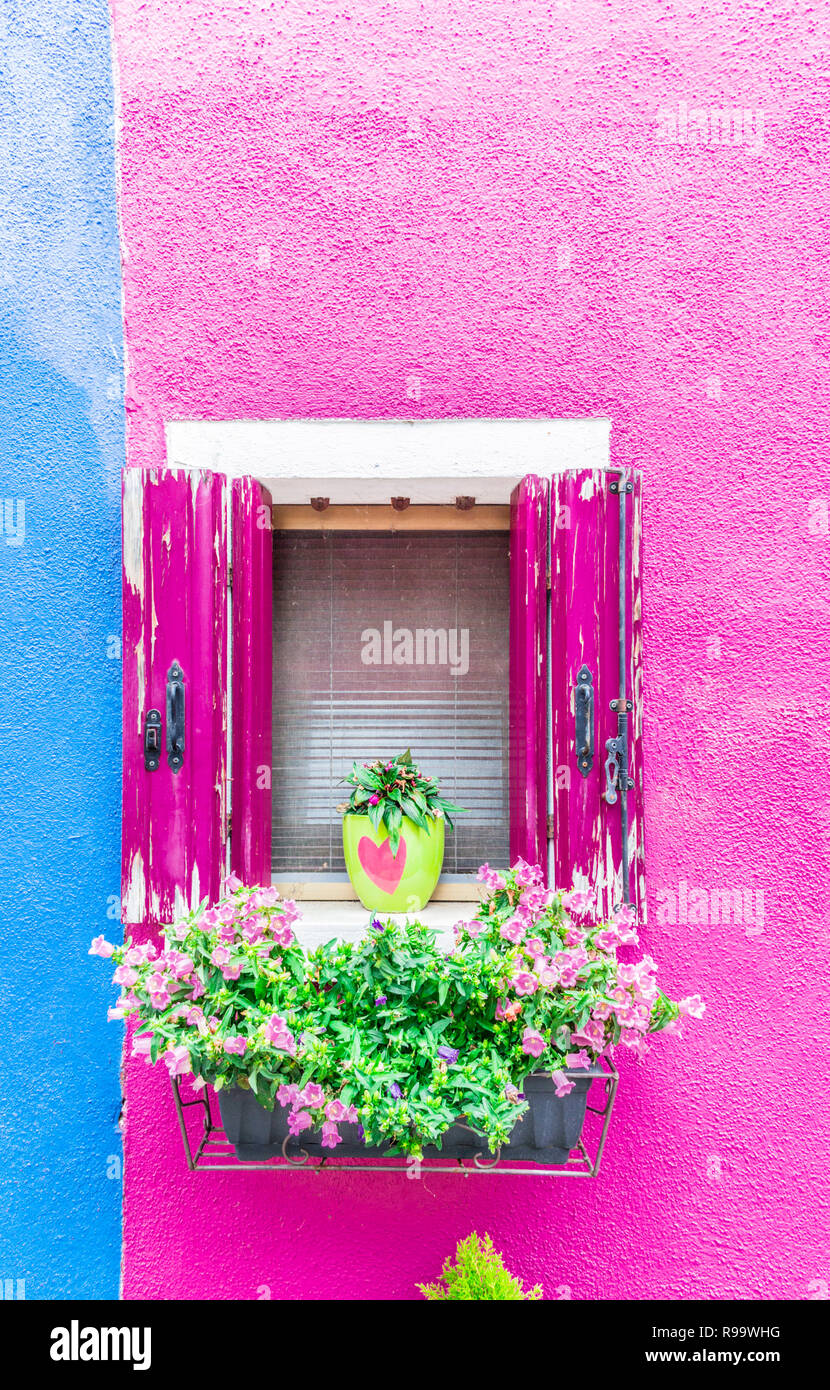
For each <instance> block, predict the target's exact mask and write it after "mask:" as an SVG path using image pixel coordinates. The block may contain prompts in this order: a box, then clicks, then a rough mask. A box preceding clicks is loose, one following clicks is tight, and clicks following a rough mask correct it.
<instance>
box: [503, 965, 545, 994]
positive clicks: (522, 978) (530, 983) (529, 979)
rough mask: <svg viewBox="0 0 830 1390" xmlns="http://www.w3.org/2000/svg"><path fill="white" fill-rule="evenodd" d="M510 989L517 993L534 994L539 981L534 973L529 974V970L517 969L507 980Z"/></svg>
mask: <svg viewBox="0 0 830 1390" xmlns="http://www.w3.org/2000/svg"><path fill="white" fill-rule="evenodd" d="M509 985H510V988H511V989H514V990H515V991H516V993H517V994H519V995H521V994H535V993H536V991H537V989H538V988H539V981H538V980H537V979H536V976H535V975H531V973H530V971H529V970H519V971H517V973H516V974H515V975H514V976H513V978H512V980H510V981H509Z"/></svg>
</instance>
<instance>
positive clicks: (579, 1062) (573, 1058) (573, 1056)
mask: <svg viewBox="0 0 830 1390" xmlns="http://www.w3.org/2000/svg"><path fill="white" fill-rule="evenodd" d="M565 1061H566V1062H567V1064H568V1066H569V1067H590V1065H591V1058H590V1057H589V1056H588V1053H587V1052H586V1051H585V1048H584V1047H583V1048H581V1049H580V1051H579V1052H569V1053H568V1055H567V1057H566V1058H565Z"/></svg>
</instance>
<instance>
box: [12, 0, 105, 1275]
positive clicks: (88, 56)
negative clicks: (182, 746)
mask: <svg viewBox="0 0 830 1390" xmlns="http://www.w3.org/2000/svg"><path fill="white" fill-rule="evenodd" d="M0 150H1V151H2V157H0V226H1V227H2V237H0V498H2V499H3V501H2V503H1V504H0V522H1V523H2V533H0V585H2V594H3V599H2V635H1V636H0V663H2V682H1V684H2V691H3V694H2V734H0V737H1V738H2V744H0V804H2V806H3V808H4V815H3V826H2V834H0V895H2V896H1V898H0V1020H1V1021H2V1022H1V1023H0V1028H1V1029H2V1037H1V1038H0V1144H1V1145H2V1151H1V1152H0V1211H1V1212H2V1221H0V1281H3V1280H12V1281H13V1285H12V1288H11V1290H10V1292H15V1293H16V1292H17V1289H18V1284H17V1281H18V1280H23V1281H25V1297H27V1298H30V1299H43V1298H68V1297H74V1298H112V1297H117V1295H118V1286H119V1269H120V1257H121V1140H120V1132H119V1128H118V1120H119V1111H120V1104H121V1095H120V1084H119V1076H118V1065H119V1051H120V1046H121V1040H122V1033H121V1025H120V1024H115V1023H111V1024H108V1023H107V1022H106V1010H107V1005H108V1003H111V1002H112V998H113V991H112V988H111V987H110V985H109V983H108V981H109V974H110V972H109V970H108V969H107V968H106V966H105V965H104V964H103V963H102V962H100V961H95V960H93V959H91V958H90V957H89V956H88V955H87V950H88V947H89V942H90V939H91V937H92V936H93V935H96V934H97V933H99V932H102V931H103V932H104V934H105V935H106V934H109V935H110V937H111V938H113V939H117V935H118V933H119V932H120V926H119V922H118V906H117V895H118V892H119V799H120V786H119V773H120V697H121V692H120V679H121V663H120V642H119V638H120V628H121V616H120V500H119V498H120V491H119V470H120V468H121V465H122V457H123V363H122V338H121V287H120V265H119V251H118V229H117V222H116V213H115V174H114V158H113V92H112V77H111V58H110V31H109V12H108V6H107V3H106V0H4V4H3V7H2V11H1V12H0ZM0 1287H2V1286H0ZM20 1292H21V1293H22V1292H24V1290H23V1288H21V1289H20Z"/></svg>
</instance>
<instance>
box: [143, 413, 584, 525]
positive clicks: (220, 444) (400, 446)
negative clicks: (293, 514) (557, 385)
mask: <svg viewBox="0 0 830 1390" xmlns="http://www.w3.org/2000/svg"><path fill="white" fill-rule="evenodd" d="M165 428H166V439H167V461H168V466H169V467H171V468H173V467H182V468H206V469H210V470H212V471H213V472H217V473H226V474H228V476H230V477H241V476H243V475H245V474H249V473H250V474H253V475H254V476H255V477H256V478H258V479H259V481H260V482H261V483H262V484H263V485H264V486H265V487H267V488H268V489H269V490H270V492H271V494H272V497H273V500H274V502H275V503H282V504H303V503H307V502H308V501H309V498H310V497H311V496H323V497H328V498H329V500H330V501H331V502H332V503H345V504H348V503H369V504H375V505H385V504H388V502H389V498H390V496H392V495H393V494H394V495H399V496H407V497H409V498H410V499H411V501H412V502H416V503H420V504H433V503H437V504H444V505H447V504H452V503H454V502H455V498H456V497H457V496H458V495H468V496H471V497H475V498H476V500H477V501H478V502H480V503H487V504H497V505H498V504H501V505H503V504H504V503H506V502H507V501H509V498H510V493H511V492H512V490H513V488H514V487H515V485H516V483H517V482H518V481H519V479H520V478H523V477H524V476H525V474H527V473H537V474H540V475H542V476H551V475H552V474H554V473H558V472H561V471H562V470H563V469H565V468H588V469H591V468H607V467H609V466H610V432H611V422H610V420H607V419H570V420H554V419H543V420H515V419H473V420H172V421H168V423H167V425H166V427H165Z"/></svg>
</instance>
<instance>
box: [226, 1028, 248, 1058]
mask: <svg viewBox="0 0 830 1390" xmlns="http://www.w3.org/2000/svg"><path fill="white" fill-rule="evenodd" d="M222 1046H223V1048H224V1049H225V1051H226V1052H227V1054H228V1056H229V1057H230V1056H233V1054H234V1053H236V1055H237V1056H238V1057H244V1056H245V1051H246V1048H247V1046H248V1039H247V1038H243V1036H242V1034H241V1033H237V1034H236V1036H235V1037H230V1038H225V1041H224V1042H223V1043H222Z"/></svg>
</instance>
